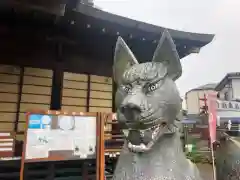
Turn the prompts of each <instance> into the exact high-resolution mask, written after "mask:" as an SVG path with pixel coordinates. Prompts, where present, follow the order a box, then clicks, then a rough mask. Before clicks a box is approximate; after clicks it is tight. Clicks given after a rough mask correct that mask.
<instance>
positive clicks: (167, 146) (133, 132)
mask: <svg viewBox="0 0 240 180" xmlns="http://www.w3.org/2000/svg"><path fill="white" fill-rule="evenodd" d="M181 74H182V67H181V63H180V59H179V56H178V53H177V50H176V47H175V45H174V43H173V40H172V38H171V36H170V34H169V33H168V31H164V32H163V34H162V37H161V39H160V41H159V44H158V46H157V48H156V51H155V53H154V55H153V59H152V62H146V63H142V64H139V63H138V61H137V59H136V58H135V57H134V54H133V53H132V52H131V50H130V49H129V48H128V46H127V45H126V43H125V42H124V40H123V39H122V38H121V37H119V38H118V40H117V44H116V49H115V57H114V65H113V76H114V81H115V82H116V83H117V86H118V89H117V92H116V98H115V104H116V107H117V119H118V121H119V123H120V125H121V126H122V131H123V133H124V136H125V143H124V146H123V149H122V152H121V155H120V157H119V160H118V163H117V166H116V169H115V172H114V177H113V180H200V179H201V178H200V176H199V173H198V170H197V168H196V167H195V165H194V164H192V163H191V162H190V161H189V160H187V159H186V157H185V154H184V153H183V151H182V145H181V141H180V135H179V133H178V132H179V131H177V129H176V126H175V124H174V122H175V119H176V116H177V114H178V113H179V111H180V109H181V98H180V96H179V92H178V90H177V87H176V85H175V82H174V81H175V80H176V79H178V78H179V77H180V76H181Z"/></svg>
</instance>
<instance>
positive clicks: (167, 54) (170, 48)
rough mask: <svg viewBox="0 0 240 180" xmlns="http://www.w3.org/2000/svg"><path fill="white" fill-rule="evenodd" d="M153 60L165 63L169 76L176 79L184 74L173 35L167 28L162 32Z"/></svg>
mask: <svg viewBox="0 0 240 180" xmlns="http://www.w3.org/2000/svg"><path fill="white" fill-rule="evenodd" d="M152 62H160V63H163V64H165V66H166V68H167V74H168V76H169V77H170V78H171V79H172V80H174V81H175V80H176V79H178V78H179V77H180V76H181V75H182V66H181V63H180V58H179V56H178V52H177V49H176V46H175V44H174V42H173V40H172V37H171V35H170V34H169V32H168V31H167V30H165V31H164V32H163V34H162V37H161V39H160V41H159V43H158V46H157V48H156V50H155V52H154V55H153V59H152Z"/></svg>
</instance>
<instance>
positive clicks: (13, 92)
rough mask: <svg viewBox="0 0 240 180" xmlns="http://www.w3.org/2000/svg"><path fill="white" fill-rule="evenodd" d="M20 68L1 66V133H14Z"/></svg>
mask: <svg viewBox="0 0 240 180" xmlns="http://www.w3.org/2000/svg"><path fill="white" fill-rule="evenodd" d="M19 83H20V68H19V67H17V66H7V65H1V66H0V117H1V118H0V123H1V124H0V131H14V128H15V121H16V117H17V112H18V101H19Z"/></svg>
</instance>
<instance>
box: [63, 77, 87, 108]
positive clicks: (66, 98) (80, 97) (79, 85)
mask: <svg viewBox="0 0 240 180" xmlns="http://www.w3.org/2000/svg"><path fill="white" fill-rule="evenodd" d="M87 94H88V76H87V75H85V74H77V73H69V72H64V75H63V89H62V106H61V107H62V110H63V111H64V110H66V111H82V112H86V111H87Z"/></svg>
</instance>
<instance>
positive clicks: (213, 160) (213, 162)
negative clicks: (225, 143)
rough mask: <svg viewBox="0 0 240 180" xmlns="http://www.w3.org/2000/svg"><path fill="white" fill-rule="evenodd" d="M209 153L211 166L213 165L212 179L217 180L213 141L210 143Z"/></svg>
mask: <svg viewBox="0 0 240 180" xmlns="http://www.w3.org/2000/svg"><path fill="white" fill-rule="evenodd" d="M211 155H212V166H213V179H214V180H217V174H216V166H215V156H214V149H213V143H211Z"/></svg>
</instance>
